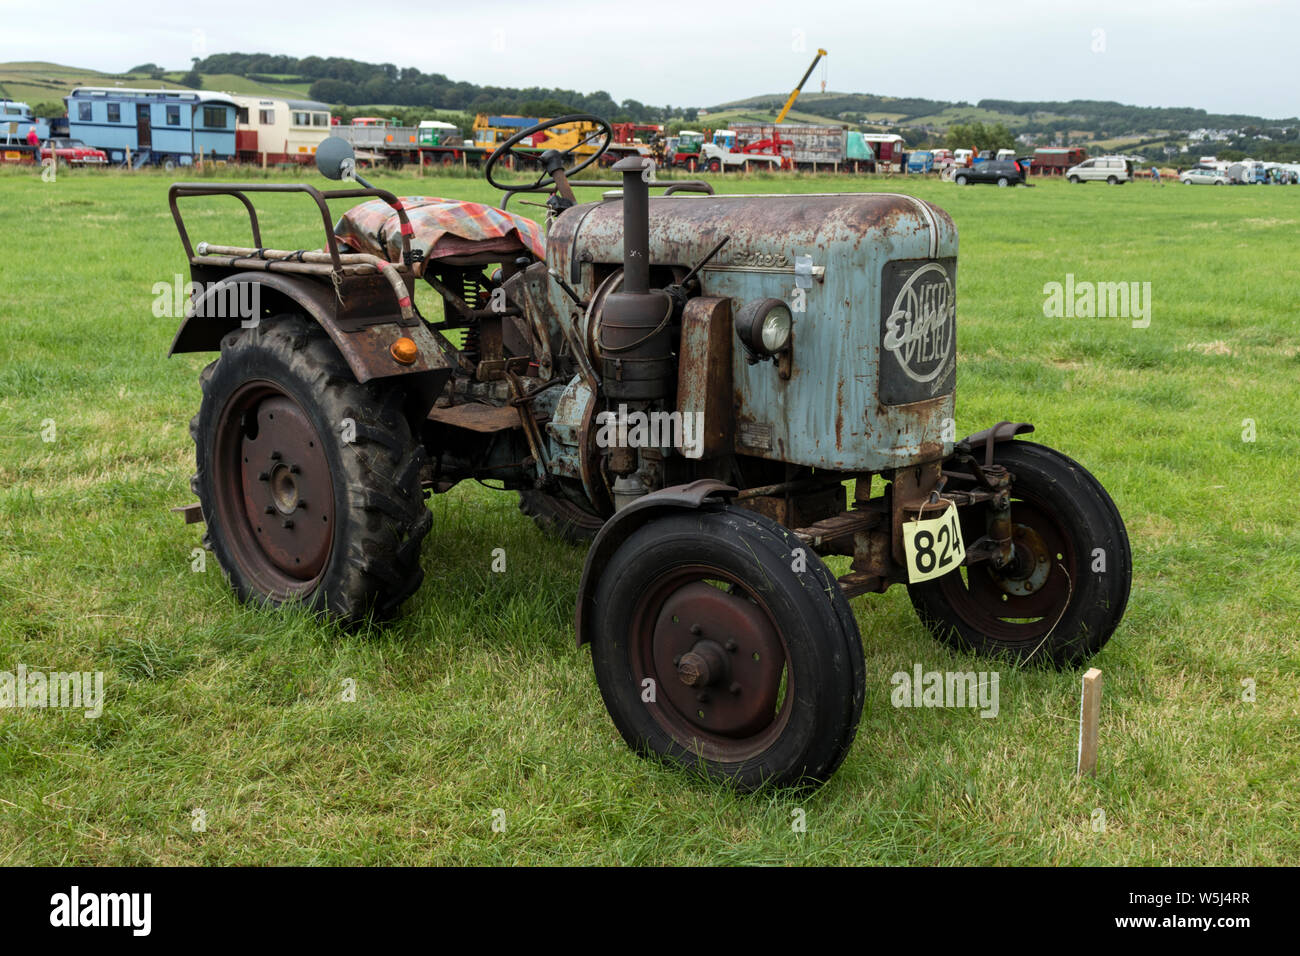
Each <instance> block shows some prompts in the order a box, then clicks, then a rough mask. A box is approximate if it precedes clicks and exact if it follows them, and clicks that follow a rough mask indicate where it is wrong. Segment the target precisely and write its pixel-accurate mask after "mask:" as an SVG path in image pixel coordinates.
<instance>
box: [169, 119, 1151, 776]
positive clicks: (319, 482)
mask: <svg viewBox="0 0 1300 956" xmlns="http://www.w3.org/2000/svg"><path fill="white" fill-rule="evenodd" d="M575 120H586V121H590V122H593V123H595V124H597V135H599V136H601V137H602V140H601V142H600V144H599V148H598V149H597V150H596V151H595V153H593V154H590V155H588V156H586V157H584V158H582V159H578V158H575V157H576V154H574V153H560V152H554V151H552V152H548V153H545V154H543V155H542V156H541V157H540V159H539V160H538V163H539V166H537V167H535V172H536V178H532V179H531V180H530V181H528V182H525V183H523V184H509V183H502V182H500V181H499V180H498V178H497V177H498V176H499V175H500V174H501V170H502V169H503V167H504V166H505V165H507V164H510V165H512V166H514V167H515V168H518V166H520V165H522V164H523V163H524V162H525V159H526V157H524V156H523V155H519V156H516V155H515V154H514V153H513V147H514V146H515V145H516V144H517V143H519V142H522V141H524V140H529V141H531V139H530V138H531V137H532V136H533V135H535V134H536V133H538V132H542V131H544V130H545V129H546V128H548V127H549V126H552V125H562V124H566V123H572V122H574V121H575ZM609 140H610V127H609V125H608V124H607V123H605V122H604V121H603V120H600V119H598V118H596V117H591V116H577V117H573V116H570V117H560V118H558V119H555V120H551V121H550V122H548V123H543V124H540V125H538V126H535V127H533V128H531V129H528V130H522V131H520V132H519V133H518V134H517V135H516V136H514V137H512V138H511V139H510V140H507V141H506V142H505V143H503V144H502V145H501V147H499V148H498V149H497V150H496V152H494V153H493V155H492V156H491V157H490V159H489V161H488V163H487V167H486V170H485V173H486V176H487V178H488V180H489V182H491V183H493V185H495V186H497V187H499V188H501V189H502V190H503V191H504V193H505V196H504V199H503V202H502V208H500V209H495V208H491V207H487V206H482V205H479V204H475V203H456V202H449V201H447V200H432V199H421V198H408V199H398V198H397V197H396V196H394V195H392V194H390V193H388V192H385V191H384V190H381V189H374V188H370V187H369V186H368V185H367V184H365V182H364V180H361V179H360V178H359V177H357V176H356V175H355V170H354V169H353V166H354V163H353V159H352V155H351V149H350V147H349V146H347V144H345V143H343V142H342V141H341V140H335V139H330V140H326V142H325V143H324V144H323V145H322V146H321V147H320V149H319V151H318V154H317V163H318V166H319V167H320V171H321V172H322V173H324V174H325V175H326V176H327V177H329V178H332V179H339V178H345V179H356V180H357V183H358V185H350V186H349V188H344V189H339V190H335V191H333V192H319V191H317V190H316V189H315V188H313V187H311V186H308V185H294V186H282V185H273V184H260V185H215V184H204V183H197V184H176V185H175V186H173V187H172V189H171V206H172V211H173V214H174V216H175V219H176V222H177V225H178V227H179V229H180V232H181V237H182V242H183V244H184V247H185V252H186V255H187V256H188V258H189V261H190V266H191V270H192V275H193V279H194V281H195V283H196V284H197V286H196V288H197V291H196V293H195V295H194V299H193V302H192V305H191V312H192V316H191V317H189V318H187V320H186V321H185V323H184V324H183V326H182V327H181V329H180V331H179V332H178V334H177V336H176V340H175V343H174V345H173V348H172V351H173V352H190V351H219V352H220V356H219V358H218V359H217V360H216V361H215V362H213V363H212V364H211V365H209V366H208V367H207V368H206V369H204V371H203V373H202V376H201V385H202V393H203V394H202V402H201V405H200V408H199V411H198V414H197V415H196V416H195V418H194V420H193V422H192V424H191V432H192V434H193V437H194V441H195V444H196V450H197V464H198V468H197V473H196V475H195V476H194V479H193V483H192V484H193V489H194V491H195V492H196V493H197V495H198V498H199V502H198V504H197V505H194V506H191V507H190V509H189V510H190V514H191V516H192V517H193V518H194V520H202V521H204V522H206V524H207V536H206V541H207V543H208V545H209V546H210V547H211V549H212V551H213V552H214V554H215V555H216V557H217V559H218V560H219V562H220V564H221V567H222V568H223V570H224V571H225V573H226V575H227V576H228V577H229V580H230V583H231V585H232V586H233V587H234V589H235V590H236V591H237V592H238V594H239V595H240V596H241V597H243V598H244V599H247V600H250V601H256V602H259V603H265V604H270V605H277V604H281V603H284V602H299V603H302V604H305V605H306V606H308V607H310V608H314V609H318V610H320V611H322V612H326V613H329V614H331V615H335V616H337V617H340V618H342V619H345V620H350V621H356V620H361V619H372V618H375V617H383V616H387V615H392V614H394V613H396V612H397V610H398V608H399V606H400V605H401V603H402V602H403V600H405V599H406V598H407V597H408V596H409V595H410V594H411V593H412V592H413V591H414V590H415V589H416V588H417V587H418V586H419V584H420V582H421V579H422V571H421V568H420V545H421V541H422V540H423V539H424V537H425V535H426V534H428V532H429V530H430V525H431V515H430V512H429V510H428V509H427V508H426V507H425V504H424V497H425V495H427V494H430V493H440V492H445V491H447V490H448V489H450V488H451V487H452V486H454V485H455V484H456V483H457V482H459V481H463V480H466V479H488V478H491V479H494V480H495V481H498V482H500V483H502V484H503V485H504V487H506V488H508V489H511V490H512V491H516V492H517V493H518V495H519V498H520V506H521V508H522V510H523V511H524V513H525V514H528V515H530V516H532V517H533V518H534V519H535V520H536V521H537V522H538V523H539V524H540V525H541V526H542V527H543V528H544V529H546V530H548V531H551V532H553V533H555V534H558V535H563V536H564V537H566V538H569V539H571V540H575V541H589V542H590V548H589V551H588V554H587V560H586V566H585V568H584V570H583V574H582V579H581V581H580V583H579V586H578V598H577V613H576V631H577V642H578V644H579V645H583V644H588V645H590V646H591V652H592V658H593V662H594V665H595V673H596V681H597V684H598V685H599V688H600V692H601V694H602V695H603V697H604V700H605V703H606V705H607V707H608V709H609V712H610V715H611V717H612V718H613V720H614V723H615V724H616V725H617V727H618V729H619V731H620V733H621V734H622V735H623V737H624V738H625V739H626V740H627V742H628V743H629V744H630V745H631V746H632V747H634V748H635V749H637V750H638V751H640V752H642V753H646V754H657V755H661V756H663V757H666V758H668V759H669V760H672V761H675V762H678V763H680V764H682V765H686V766H689V767H696V768H700V769H703V770H704V771H705V772H707V773H708V774H709V775H711V776H715V777H718V778H725V779H727V780H730V781H732V782H733V783H734V784H735V785H737V786H740V787H742V788H756V787H760V786H765V785H777V786H787V785H801V786H810V785H816V784H819V783H821V782H823V781H825V780H826V779H827V778H828V777H829V776H830V775H831V774H832V773H833V772H834V771H835V769H836V768H837V767H838V766H839V764H840V762H841V761H842V760H843V759H844V757H845V755H846V753H847V752H848V750H849V747H850V744H851V742H852V740H853V736H854V732H855V729H856V726H857V722H858V717H859V714H860V712H861V709H862V699H863V687H864V673H863V655H862V647H861V642H860V636H859V632H858V626H857V623H856V621H855V619H854V615H853V611H852V610H851V608H850V606H849V599H850V598H852V597H854V596H856V595H860V594H864V593H868V592H881V591H884V590H885V589H886V588H888V587H889V586H891V585H893V584H903V585H904V586H906V588H907V590H908V593H909V596H910V597H911V600H912V603H913V605H914V606H915V608H916V612H917V614H918V615H919V616H920V619H921V620H922V621H923V622H924V623H925V625H926V626H927V627H928V628H929V629H930V630H931V631H932V632H933V634H934V635H935V636H936V637H937V638H938V639H940V640H941V641H945V642H948V643H951V644H953V645H955V646H960V647H966V648H974V649H976V650H979V651H983V652H987V653H989V654H999V655H1006V656H1007V657H1009V658H1011V659H1014V660H1018V661H1042V662H1046V663H1050V664H1054V665H1058V666H1071V665H1074V664H1077V663H1078V662H1080V661H1082V660H1084V659H1086V658H1087V657H1089V656H1090V655H1091V654H1094V653H1095V652H1096V651H1097V650H1098V649H1099V648H1100V647H1101V646H1102V645H1103V644H1104V643H1105V642H1106V641H1107V639H1108V638H1109V637H1110V635H1111V633H1112V632H1113V631H1114V630H1115V627H1116V625H1117V624H1118V623H1119V620H1120V618H1121V616H1122V615H1123V613H1124V608H1125V604H1126V602H1127V599H1128V593H1129V581H1130V553H1129V545H1128V539H1127V535H1126V532H1125V528H1124V523H1123V521H1122V520H1121V518H1120V515H1119V512H1118V511H1117V510H1116V508H1115V505H1114V504H1113V503H1112V502H1111V499H1110V497H1109V496H1108V495H1107V494H1106V492H1105V490H1104V489H1103V488H1102V486H1101V485H1100V484H1099V483H1098V482H1097V480H1096V479H1095V478H1093V476H1092V475H1090V474H1089V473H1088V472H1087V471H1085V470H1084V469H1083V468H1082V467H1081V466H1080V465H1079V464H1077V463H1076V462H1074V461H1072V460H1071V459H1069V458H1068V457H1066V456H1065V455H1063V454H1061V453H1059V452H1056V451H1053V450H1051V449H1050V448H1047V447H1045V446H1043V445H1039V444H1034V443H1031V442H1028V441H1025V440H1023V439H1019V438H1018V437H1017V436H1019V435H1022V434H1024V433H1027V432H1030V431H1032V430H1033V428H1032V426H1031V425H1029V424H1025V423H1009V422H1002V423H1000V424H998V425H995V426H994V427H992V428H989V429H986V430H984V431H981V432H979V433H977V434H973V435H969V436H967V437H965V438H959V437H958V436H957V434H956V432H955V430H954V417H953V414H954V413H953V403H954V384H955V378H956V348H955V347H956V330H955V324H954V323H955V317H956V297H955V289H956V269H957V230H956V229H955V228H954V226H953V223H952V220H951V219H949V217H948V216H947V215H946V214H945V213H944V212H943V211H942V210H941V209H938V208H937V207H935V206H933V205H931V204H930V203H927V202H924V201H922V200H919V199H914V198H912V197H909V196H900V195H886V194H879V193H875V194H836V195H789V196H774V195H763V196H719V195H713V194H712V188H711V187H710V186H709V184H708V183H705V182H699V181H677V182H659V181H656V180H655V178H654V175H653V174H654V169H653V165H652V164H651V163H650V161H649V160H647V159H645V158H643V157H639V156H638V157H631V158H628V159H626V160H622V161H620V162H618V163H617V164H616V165H615V166H614V169H615V170H617V171H618V172H620V173H622V189H621V190H611V191H608V192H605V193H604V195H603V197H602V198H600V199H599V200H597V201H594V202H585V203H579V202H578V201H577V200H576V197H575V195H574V189H575V188H584V187H595V188H600V189H605V190H610V187H612V186H614V185H616V184H615V183H612V182H610V181H608V180H597V181H582V180H575V179H573V178H571V177H572V176H573V175H574V174H575V173H576V172H577V171H578V170H580V169H581V168H583V167H584V166H586V165H588V164H589V163H591V162H594V161H595V160H596V159H597V158H598V157H599V155H600V154H601V152H603V150H604V148H605V147H606V146H607V145H608V143H609ZM514 160H517V161H518V162H513V161H514ZM515 175H518V174H517V173H516V174H515ZM530 175H531V174H530ZM659 189H662V190H663V195H661V196H657V197H656V198H653V199H651V198H650V193H651V192H652V191H653V190H659ZM265 191H281V192H283V191H293V192H299V193H303V194H305V195H307V196H308V197H310V198H311V199H313V200H314V202H315V203H316V205H317V207H318V212H319V214H320V215H321V217H322V222H323V224H324V226H325V240H326V242H325V245H324V246H323V247H322V248H320V249H316V250H305V249H275V248H268V247H266V246H265V245H264V244H263V242H262V239H261V234H260V228H259V224H258V219H257V215H256V213H255V211H254V206H253V203H252V201H251V200H250V198H249V197H250V196H252V195H256V193H258V192H265ZM520 193H542V194H546V195H547V197H548V198H547V199H546V202H545V205H546V206H547V208H548V223H547V226H548V228H547V229H546V231H545V234H544V235H542V233H541V231H540V230H539V229H538V227H537V226H536V225H535V224H534V223H532V222H531V220H528V219H525V218H523V217H517V216H513V215H511V214H510V213H509V212H507V211H505V210H506V208H507V207H508V204H509V202H510V199H511V198H512V197H513V196H515V195H517V194H520ZM212 195H227V196H234V197H236V198H237V199H239V200H240V201H241V202H242V203H243V204H244V206H245V207H246V208H247V210H248V212H249V216H250V220H251V232H252V243H251V245H247V244H245V245H216V244H213V243H209V242H201V243H199V244H197V245H192V244H191V240H190V237H189V235H188V232H187V230H186V228H185V225H184V222H183V219H182V216H181V213H180V211H179V208H178V205H177V204H178V202H179V201H180V200H182V199H188V198H190V197H195V196H212ZM359 198H364V199H366V200H367V201H366V202H364V203H362V204H361V205H359V206H357V207H355V208H353V209H351V210H350V211H349V212H347V213H346V214H344V215H343V217H342V218H341V219H340V220H339V222H338V223H337V225H335V224H334V223H333V222H332V220H331V214H330V212H329V210H328V208H327V205H326V203H327V201H330V200H334V199H353V200H355V199H359ZM419 281H424V282H427V283H429V284H430V285H431V286H432V288H433V289H434V290H436V291H437V293H438V294H439V295H440V296H441V300H442V305H443V308H442V316H441V317H440V318H439V317H435V318H434V319H432V320H431V319H430V318H428V317H425V316H423V315H421V314H419V312H418V311H417V309H416V307H415V304H414V301H413V291H414V289H415V287H416V283H417V282H419ZM232 304H233V305H232ZM240 309H242V311H239V310H240ZM825 555H844V556H847V557H849V558H851V559H852V561H851V565H850V566H849V569H848V571H847V573H844V574H842V575H840V576H839V577H838V578H837V577H836V575H835V574H833V573H832V572H831V571H830V570H829V569H828V567H827V565H826V564H825V563H823V561H822V556H825Z"/></svg>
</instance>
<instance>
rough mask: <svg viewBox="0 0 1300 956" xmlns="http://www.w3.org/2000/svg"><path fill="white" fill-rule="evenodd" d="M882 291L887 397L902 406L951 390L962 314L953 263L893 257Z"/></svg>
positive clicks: (882, 383) (883, 384) (884, 398)
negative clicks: (960, 312)
mask: <svg viewBox="0 0 1300 956" xmlns="http://www.w3.org/2000/svg"><path fill="white" fill-rule="evenodd" d="M882 291H883V292H884V295H883V296H882V299H881V307H882V308H881V313H882V314H881V323H880V324H881V329H880V331H881V338H880V346H881V355H880V362H881V368H880V394H881V400H882V401H883V402H884V403H885V404H888V405H901V404H905V403H908V402H919V401H923V400H924V399H927V398H932V397H934V396H935V395H940V394H943V393H944V392H945V391H947V390H948V389H951V387H952V384H953V378H954V376H953V374H952V373H953V371H954V369H955V367H956V363H955V362H954V350H955V346H956V343H955V338H956V321H955V318H956V313H957V297H956V294H955V291H954V288H953V278H952V268H951V266H950V265H949V264H948V263H945V262H944V261H939V262H935V261H929V262H925V263H923V264H918V263H916V262H915V261H911V262H891V263H889V265H888V266H886V268H885V282H884V285H883V290H882Z"/></svg>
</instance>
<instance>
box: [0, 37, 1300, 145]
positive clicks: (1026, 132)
mask: <svg viewBox="0 0 1300 956" xmlns="http://www.w3.org/2000/svg"><path fill="white" fill-rule="evenodd" d="M74 86H164V87H169V88H180V89H183V88H186V87H193V86H200V87H201V88H203V89H207V90H222V91H228V92H231V93H243V94H247V95H252V96H274V97H288V98H311V99H317V100H321V101H323V102H326V103H330V104H332V105H333V106H334V107H335V112H336V114H338V115H340V116H341V117H342V118H343V120H344V121H345V122H346V121H347V120H348V119H350V118H351V116H353V115H357V114H359V113H365V112H375V113H379V114H380V115H385V116H399V117H401V118H402V119H403V120H404V121H406V122H414V121H415V120H417V119H419V118H428V117H429V116H432V115H434V114H435V111H436V113H437V115H438V116H439V117H440V118H445V119H450V120H451V121H452V122H458V123H460V124H464V123H466V122H467V121H468V118H469V117H470V116H472V115H473V114H474V113H476V112H488V113H506V114H517V115H523V116H556V115H560V114H563V113H572V112H583V113H595V114H597V115H599V116H604V117H607V118H609V119H610V120H612V121H615V122H621V121H633V122H641V123H665V124H667V126H668V128H669V130H670V131H672V130H676V129H680V128H682V127H684V126H698V127H701V128H710V129H717V128H720V127H723V126H727V125H731V124H735V123H745V122H755V123H762V122H771V121H772V119H774V118H775V116H776V114H777V111H778V110H780V108H781V106H782V104H783V103H784V102H785V99H786V96H787V95H788V94H786V93H768V94H763V95H759V96H751V97H748V98H745V99H741V100H732V101H729V102H726V103H721V104H718V105H717V106H714V107H711V108H709V109H698V110H697V109H696V108H695V107H680V106H678V107H673V106H655V105H652V104H647V103H641V102H639V101H637V100H631V99H627V100H623V101H622V102H617V101H615V100H614V98H613V97H611V96H610V95H609V94H608V93H607V92H605V91H603V90H597V91H595V92H592V93H582V92H578V91H575V90H564V89H555V88H546V87H529V88H523V89H518V88H511V87H496V86H479V85H477V84H474V83H467V82H463V81H457V80H452V79H449V78H448V77H446V76H444V75H443V74H440V73H424V72H422V71H420V70H417V69H414V68H412V67H405V68H399V67H396V66H394V65H393V64H391V63H366V62H362V61H360V60H351V59H346V58H342V57H328V58H322V57H302V58H299V57H291V56H282V55H278V54H269V53H219V54H214V55H212V56H209V57H206V58H205V59H201V60H197V61H195V63H194V70H193V71H180V70H166V69H163V68H162V67H159V66H157V65H155V64H152V63H147V64H141V65H139V66H136V67H134V68H132V69H131V70H129V71H127V72H125V73H103V72H99V71H96V70H86V69H80V68H78V67H72V66H63V65H60V64H57V63H46V62H26V63H0V95H3V96H7V97H10V98H12V99H18V100H24V101H26V102H28V103H30V104H31V105H32V106H33V107H34V108H36V110H37V112H38V113H53V112H55V111H56V110H58V111H61V110H62V99H63V97H64V96H65V95H66V94H67V93H68V91H70V90H71V89H72V88H73V87H74ZM376 104H383V105H382V106H379V105H376ZM56 115H57V114H56ZM787 121H788V122H794V123H813V124H823V125H825V124H842V125H845V126H848V127H850V128H855V129H864V130H880V131H891V132H897V133H899V134H900V135H902V136H903V138H904V139H905V140H906V142H907V143H908V145H909V146H936V145H942V144H944V143H945V142H946V141H947V140H949V139H950V138H952V137H953V136H956V137H958V138H965V137H967V134H968V133H969V132H970V131H972V130H978V129H981V128H983V129H984V130H985V131H986V132H991V131H997V136H996V137H994V138H995V139H998V140H999V141H1001V140H1006V143H1005V145H1011V140H1012V139H1014V141H1015V143H1016V145H1017V146H1018V147H1024V148H1030V147H1032V146H1038V145H1054V144H1059V145H1064V144H1069V145H1082V146H1086V147H1089V148H1091V149H1092V150H1093V151H1096V150H1108V151H1112V150H1113V151H1119V152H1139V151H1141V152H1143V153H1144V154H1147V155H1153V156H1154V155H1160V154H1162V153H1163V154H1165V155H1174V154H1197V155H1199V154H1200V153H1211V152H1212V153H1216V154H1218V155H1220V156H1224V157H1234V156H1237V155H1238V154H1239V155H1243V156H1244V155H1247V154H1248V155H1251V156H1253V157H1255V158H1258V159H1271V160H1282V161H1288V162H1296V161H1300V119H1298V118H1296V117H1288V118H1285V119H1268V118H1265V117H1260V116H1251V115H1249V114H1237V113H1232V114H1224V113H1209V112H1207V111H1205V110H1201V109H1195V108H1192V107H1147V106H1129V105H1125V104H1123V103H1116V102H1110V101H1102V100H1070V101H1044V102H1018V101H1013V100H1000V99H985V100H980V101H979V102H977V103H973V104H972V103H967V102H963V101H944V100H933V99H925V98H922V97H897V96H883V95H878V94H872V93H844V92H834V91H830V92H825V93H804V94H802V95H801V96H800V97H799V100H798V102H797V104H796V108H795V109H794V110H792V111H791V112H790V114H789V117H788V120H787ZM950 134H952V136H950Z"/></svg>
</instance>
